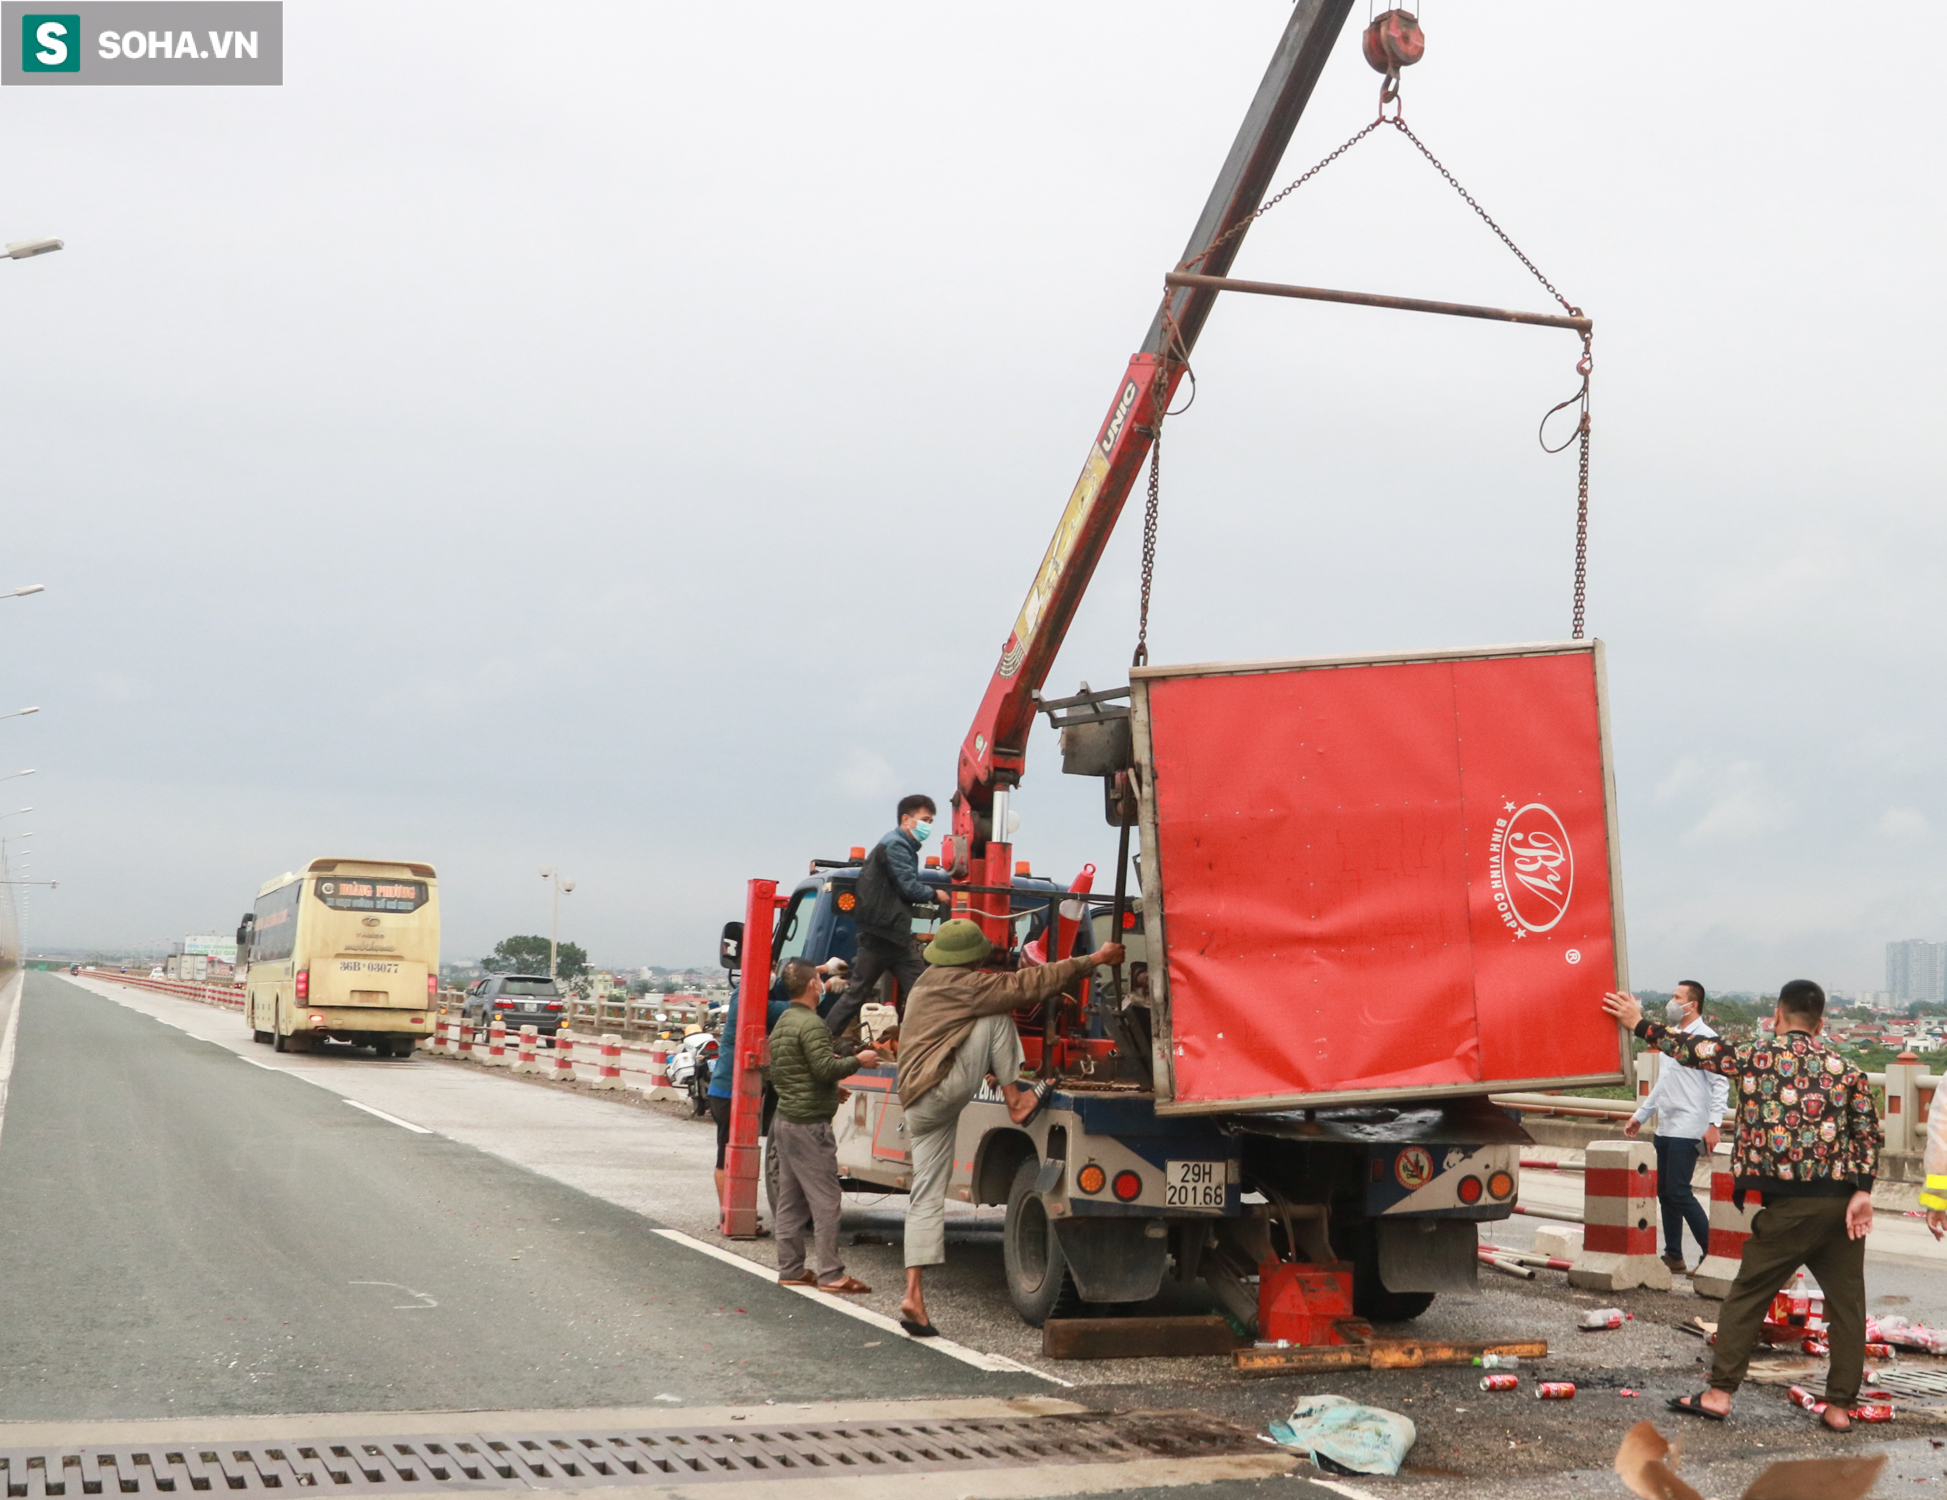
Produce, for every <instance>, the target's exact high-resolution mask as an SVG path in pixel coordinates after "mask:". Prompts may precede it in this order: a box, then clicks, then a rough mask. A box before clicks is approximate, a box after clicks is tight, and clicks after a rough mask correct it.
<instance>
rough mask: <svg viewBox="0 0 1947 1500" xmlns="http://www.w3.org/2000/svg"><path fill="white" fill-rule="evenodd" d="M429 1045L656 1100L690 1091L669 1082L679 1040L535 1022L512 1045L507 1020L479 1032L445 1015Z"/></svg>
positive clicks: (539, 1074)
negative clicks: (551, 1028) (630, 1037)
mask: <svg viewBox="0 0 1947 1500" xmlns="http://www.w3.org/2000/svg"><path fill="white" fill-rule="evenodd" d="M425 1046H426V1049H427V1050H428V1051H431V1052H436V1053H442V1054H444V1055H445V1056H447V1057H458V1058H466V1059H468V1060H470V1061H473V1062H478V1063H483V1064H485V1065H487V1066H489V1067H504V1068H506V1069H507V1070H508V1071H509V1072H513V1073H527V1074H532V1075H534V1076H536V1077H540V1078H546V1079H549V1080H551V1081H553V1082H556V1083H586V1084H588V1085H589V1086H590V1087H592V1088H597V1089H634V1090H635V1091H637V1092H638V1093H643V1094H647V1095H648V1096H649V1097H650V1098H651V1099H684V1098H687V1097H688V1090H686V1089H680V1088H677V1087H675V1086H674V1085H672V1084H671V1083H670V1082H669V1054H670V1053H671V1052H672V1051H673V1050H675V1043H673V1042H668V1041H658V1042H654V1043H650V1044H647V1045H645V1044H642V1043H639V1042H624V1041H623V1040H622V1038H621V1037H619V1036H617V1035H615V1034H614V1033H613V1032H611V1033H609V1034H608V1035H606V1036H603V1037H601V1038H599V1039H598V1038H595V1037H587V1036H580V1037H578V1036H574V1035H572V1034H570V1033H568V1032H565V1031H562V1032H557V1033H556V1034H555V1035H553V1036H551V1037H547V1036H541V1035H539V1034H538V1032H537V1030H536V1028H535V1027H533V1026H523V1027H521V1029H520V1031H519V1033H518V1034H517V1036H516V1038H515V1041H514V1045H513V1046H512V1047H511V1048H510V1047H509V1046H508V1045H507V1027H506V1023H505V1022H504V1021H501V1020H499V1019H494V1020H492V1021H490V1022H489V1023H488V1025H487V1027H486V1029H485V1030H484V1031H476V1030H475V1029H474V1028H473V1027H471V1026H469V1025H468V1024H467V1022H466V1020H465V1018H464V1017H460V1016H442V1017H441V1018H440V1019H439V1021H438V1022H437V1024H436V1026H435V1029H434V1033H433V1035H432V1036H430V1037H428V1038H427V1039H426V1042H425Z"/></svg>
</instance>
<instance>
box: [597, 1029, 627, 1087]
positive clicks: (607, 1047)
mask: <svg viewBox="0 0 1947 1500" xmlns="http://www.w3.org/2000/svg"><path fill="white" fill-rule="evenodd" d="M601 1056H602V1061H601V1065H600V1066H599V1067H598V1068H597V1069H596V1072H595V1087H596V1088H598V1089H619V1088H621V1087H622V1038H621V1037H619V1036H617V1035H615V1033H614V1032H609V1033H608V1034H607V1035H606V1036H604V1037H603V1038H602V1053H601Z"/></svg>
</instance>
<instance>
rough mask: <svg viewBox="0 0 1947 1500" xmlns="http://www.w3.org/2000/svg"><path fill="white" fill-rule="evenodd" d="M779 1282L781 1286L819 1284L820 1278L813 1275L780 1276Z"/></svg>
mask: <svg viewBox="0 0 1947 1500" xmlns="http://www.w3.org/2000/svg"><path fill="white" fill-rule="evenodd" d="M777 1284H778V1285H779V1286H816V1285H818V1280H817V1278H816V1277H813V1276H780V1277H778V1279H777Z"/></svg>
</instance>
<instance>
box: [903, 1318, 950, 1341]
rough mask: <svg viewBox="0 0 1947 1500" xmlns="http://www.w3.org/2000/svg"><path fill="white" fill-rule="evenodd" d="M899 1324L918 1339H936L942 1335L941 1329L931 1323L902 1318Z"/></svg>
mask: <svg viewBox="0 0 1947 1500" xmlns="http://www.w3.org/2000/svg"><path fill="white" fill-rule="evenodd" d="M899 1326H900V1327H901V1328H903V1329H905V1330H906V1332H907V1333H909V1334H911V1335H912V1336H913V1337H914V1338H916V1339H936V1338H938V1337H939V1336H940V1330H939V1329H937V1328H935V1327H934V1326H933V1325H932V1324H931V1323H915V1322H914V1321H913V1320H912V1319H911V1318H901V1319H900V1320H899Z"/></svg>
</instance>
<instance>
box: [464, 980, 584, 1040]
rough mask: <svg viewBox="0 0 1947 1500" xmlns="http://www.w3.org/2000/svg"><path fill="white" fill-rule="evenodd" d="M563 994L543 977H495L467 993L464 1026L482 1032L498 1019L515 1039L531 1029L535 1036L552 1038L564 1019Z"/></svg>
mask: <svg viewBox="0 0 1947 1500" xmlns="http://www.w3.org/2000/svg"><path fill="white" fill-rule="evenodd" d="M565 993H566V992H565V991H564V990H563V989H562V988H561V986H560V985H559V984H558V983H556V982H555V981H554V980H552V979H550V978H548V976H547V975H545V974H495V975H494V976H493V977H492V978H490V979H483V980H481V981H480V982H479V983H478V984H476V985H475V986H474V987H473V988H472V989H471V990H469V991H467V997H466V1010H465V1012H464V1016H465V1024H466V1025H467V1026H469V1027H471V1028H472V1029H474V1030H476V1031H485V1030H486V1029H487V1027H488V1026H490V1025H492V1024H493V1020H494V1018H495V1017H496V1016H498V1017H499V1018H500V1021H501V1024H502V1025H504V1026H505V1027H506V1028H507V1030H508V1031H509V1032H510V1033H513V1034H515V1035H518V1034H519V1033H520V1029H521V1028H522V1027H523V1026H532V1027H533V1028H534V1030H535V1032H536V1033H537V1034H538V1035H541V1036H553V1035H554V1034H555V1032H557V1031H559V1030H560V1029H561V1023H562V1021H563V1020H564V1019H565V1018H566V1015H567V1000H566V998H565Z"/></svg>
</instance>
